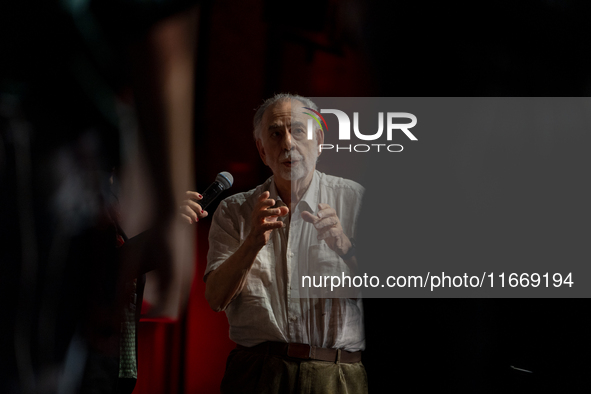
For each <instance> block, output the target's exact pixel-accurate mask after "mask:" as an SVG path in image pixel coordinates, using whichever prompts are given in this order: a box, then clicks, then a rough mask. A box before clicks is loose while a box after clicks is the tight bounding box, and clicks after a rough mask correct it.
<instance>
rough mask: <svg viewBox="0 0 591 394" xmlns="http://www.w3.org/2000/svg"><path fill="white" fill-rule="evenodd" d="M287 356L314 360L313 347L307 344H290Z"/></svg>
mask: <svg viewBox="0 0 591 394" xmlns="http://www.w3.org/2000/svg"><path fill="white" fill-rule="evenodd" d="M287 355H288V356H289V357H294V358H302V359H305V360H309V359H311V358H312V346H310V345H308V344H305V343H290V344H289V345H288V346H287Z"/></svg>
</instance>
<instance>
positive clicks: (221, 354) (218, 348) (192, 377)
mask: <svg viewBox="0 0 591 394" xmlns="http://www.w3.org/2000/svg"><path fill="white" fill-rule="evenodd" d="M208 226H209V222H207V221H204V222H200V223H199V224H198V230H199V231H198V235H197V239H198V247H197V261H196V264H197V269H196V273H195V279H194V281H193V287H192V289H191V295H190V298H189V302H188V306H187V311H186V314H185V316H183V317H181V318H180V319H179V320H178V321H176V322H175V321H164V320H163V319H149V320H148V319H145V318H142V319H141V321H140V325H139V330H138V380H137V383H136V387H135V390H134V391H133V392H134V394H162V393H177V392H181V393H205V394H209V393H219V387H220V383H221V381H222V377H223V376H224V370H225V366H226V358H227V357H228V354H229V353H230V350H232V349H233V348H234V346H235V344H234V342H232V341H230V339H229V338H228V330H229V327H228V320H227V319H226V315H225V314H224V313H216V312H214V311H212V310H211V308H210V307H209V305H208V304H207V301H206V300H205V296H204V294H205V283H204V282H203V273H204V271H205V266H206V262H207V257H206V256H207V233H208V230H209V229H208V228H207V227H208ZM142 309H143V308H142ZM183 324H184V325H185V336H184V338H183V329H182V328H183V327H182V325H183ZM183 351H184V363H182V362H181V358H183ZM183 364H184V368H183ZM183 386H184V387H183ZM179 390H180V391H179Z"/></svg>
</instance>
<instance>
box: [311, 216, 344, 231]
mask: <svg viewBox="0 0 591 394" xmlns="http://www.w3.org/2000/svg"><path fill="white" fill-rule="evenodd" d="M338 224H339V219H338V218H337V217H336V216H329V217H325V218H324V219H320V220H318V221H317V222H316V223H314V227H316V229H317V230H320V229H323V228H327V227H335V226H337V225H338Z"/></svg>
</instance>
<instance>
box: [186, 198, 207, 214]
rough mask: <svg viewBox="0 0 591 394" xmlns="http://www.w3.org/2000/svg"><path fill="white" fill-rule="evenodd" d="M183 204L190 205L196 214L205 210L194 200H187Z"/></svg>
mask: <svg viewBox="0 0 591 394" xmlns="http://www.w3.org/2000/svg"><path fill="white" fill-rule="evenodd" d="M183 204H185V205H188V206H189V207H191V209H192V210H194V211H195V212H201V211H202V210H203V208H202V207H201V205H199V204H197V203H196V202H195V201H193V200H185V201H183Z"/></svg>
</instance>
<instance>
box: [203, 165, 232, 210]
mask: <svg viewBox="0 0 591 394" xmlns="http://www.w3.org/2000/svg"><path fill="white" fill-rule="evenodd" d="M233 183H234V177H233V176H232V175H231V174H230V173H229V172H226V171H224V172H220V173H219V174H218V176H216V177H215V181H214V182H213V183H212V184H211V185H209V187H208V188H207V189H205V191H204V192H203V193H201V195H202V196H203V199H201V200H199V201H197V203H198V204H199V205H201V208H202V209H205V208H207V206H208V205H209V204H211V202H212V201H213V200H215V199H216V198H217V196H219V195H220V194H221V193H222V192H223V191H224V190H226V189H229V188H230V187H231V186H232V184H233Z"/></svg>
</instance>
